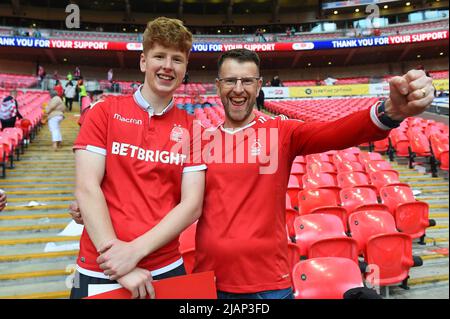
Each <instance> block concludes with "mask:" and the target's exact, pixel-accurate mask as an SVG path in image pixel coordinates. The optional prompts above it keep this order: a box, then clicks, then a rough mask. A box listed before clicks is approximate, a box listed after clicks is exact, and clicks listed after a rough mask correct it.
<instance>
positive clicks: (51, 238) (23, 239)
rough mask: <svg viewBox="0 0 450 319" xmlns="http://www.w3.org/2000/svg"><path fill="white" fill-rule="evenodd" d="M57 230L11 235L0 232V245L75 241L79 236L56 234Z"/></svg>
mask: <svg viewBox="0 0 450 319" xmlns="http://www.w3.org/2000/svg"><path fill="white" fill-rule="evenodd" d="M58 233H59V232H55V231H53V232H52V233H47V232H46V233H42V234H41V233H22V234H16V235H14V236H12V235H11V234H8V233H0V247H2V246H11V245H25V244H36V243H47V242H60V241H77V240H79V236H58Z"/></svg>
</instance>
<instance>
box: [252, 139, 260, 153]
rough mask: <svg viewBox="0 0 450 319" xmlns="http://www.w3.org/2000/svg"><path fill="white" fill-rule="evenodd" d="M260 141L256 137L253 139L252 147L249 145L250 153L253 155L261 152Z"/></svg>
mask: <svg viewBox="0 0 450 319" xmlns="http://www.w3.org/2000/svg"><path fill="white" fill-rule="evenodd" d="M261 147H262V145H261V143H260V142H259V140H258V139H255V140H254V141H253V144H252V147H251V154H252V155H253V156H258V155H259V154H261Z"/></svg>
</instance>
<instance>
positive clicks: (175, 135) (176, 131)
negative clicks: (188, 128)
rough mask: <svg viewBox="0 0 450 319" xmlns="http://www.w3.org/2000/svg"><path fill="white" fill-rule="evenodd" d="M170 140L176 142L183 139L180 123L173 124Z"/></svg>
mask: <svg viewBox="0 0 450 319" xmlns="http://www.w3.org/2000/svg"><path fill="white" fill-rule="evenodd" d="M170 140H171V141H174V142H177V143H179V142H181V141H182V140H183V129H182V128H181V125H177V124H174V126H173V129H172V131H171V132H170Z"/></svg>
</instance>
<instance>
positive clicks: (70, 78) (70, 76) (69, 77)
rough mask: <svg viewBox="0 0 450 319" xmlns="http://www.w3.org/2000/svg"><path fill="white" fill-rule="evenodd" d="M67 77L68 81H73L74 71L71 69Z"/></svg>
mask: <svg viewBox="0 0 450 319" xmlns="http://www.w3.org/2000/svg"><path fill="white" fill-rule="evenodd" d="M66 78H67V81H72V79H73V76H72V72H70V71H69V73H67V76H66Z"/></svg>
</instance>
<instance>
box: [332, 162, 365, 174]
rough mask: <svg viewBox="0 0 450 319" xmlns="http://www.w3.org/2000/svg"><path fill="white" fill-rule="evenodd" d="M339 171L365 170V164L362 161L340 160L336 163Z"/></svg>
mask: <svg viewBox="0 0 450 319" xmlns="http://www.w3.org/2000/svg"><path fill="white" fill-rule="evenodd" d="M335 165H336V170H337V172H338V173H343V172H364V166H363V165H362V164H361V163H360V162H345V161H343V162H340V163H337V164H335Z"/></svg>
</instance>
